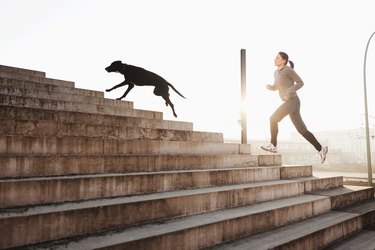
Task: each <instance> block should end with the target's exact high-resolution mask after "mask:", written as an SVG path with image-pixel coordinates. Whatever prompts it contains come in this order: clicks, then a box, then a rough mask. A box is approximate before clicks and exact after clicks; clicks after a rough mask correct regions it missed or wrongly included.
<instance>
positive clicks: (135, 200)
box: [0, 180, 304, 246]
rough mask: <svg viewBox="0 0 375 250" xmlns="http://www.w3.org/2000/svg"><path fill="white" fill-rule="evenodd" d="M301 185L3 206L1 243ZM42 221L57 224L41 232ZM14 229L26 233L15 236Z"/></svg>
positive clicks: (252, 198) (214, 206)
mask: <svg viewBox="0 0 375 250" xmlns="http://www.w3.org/2000/svg"><path fill="white" fill-rule="evenodd" d="M303 190H304V188H303V184H302V183H301V182H295V181H281V180H278V181H269V182H259V183H250V184H240V185H231V186H220V187H211V188H200V189H191V190H182V191H174V192H163V193H156V194H149V195H141V196H132V197H121V198H113V199H100V200H93V201H85V202H74V203H65V204H60V205H58V204H56V205H50V206H35V207H28V208H24V207H22V208H19V209H8V210H4V209H3V210H2V211H1V212H0V224H1V225H3V226H4V227H3V228H4V229H5V228H6V230H2V229H1V228H0V234H1V235H2V236H3V237H4V238H5V239H13V241H9V242H7V243H6V242H3V243H2V244H12V243H13V244H15V243H16V241H17V244H18V245H25V244H33V243H39V242H44V241H50V240H56V239H59V238H66V237H71V236H78V235H87V234H92V233H97V232H103V231H105V230H113V229H117V228H124V227H129V226H133V225H136V224H142V223H146V222H148V223H150V222H156V221H164V220H167V219H173V218H179V217H182V216H189V215H193V214H201V213H206V212H212V211H216V210H221V209H228V208H233V207H237V206H245V205H251V204H256V203H260V202H265V201H270V200H274V199H282V198H287V197H292V196H298V195H302V194H303ZM82 218H87V220H85V223H82ZM89 218H95V219H89ZM47 227H48V228H59V230H50V231H49V232H48V233H45V231H46V228H47ZM27 232H33V234H30V233H27ZM17 235H24V236H25V237H22V239H16V236H17ZM0 246H1V243H0ZM13 246H14V245H13Z"/></svg>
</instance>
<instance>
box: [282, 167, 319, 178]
mask: <svg viewBox="0 0 375 250" xmlns="http://www.w3.org/2000/svg"><path fill="white" fill-rule="evenodd" d="M310 176H312V166H311V165H303V166H301V165H293V166H292V165H290V166H288V165H283V166H282V167H281V170H280V178H281V179H292V178H299V177H310Z"/></svg>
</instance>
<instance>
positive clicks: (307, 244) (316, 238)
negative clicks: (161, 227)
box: [210, 199, 375, 250]
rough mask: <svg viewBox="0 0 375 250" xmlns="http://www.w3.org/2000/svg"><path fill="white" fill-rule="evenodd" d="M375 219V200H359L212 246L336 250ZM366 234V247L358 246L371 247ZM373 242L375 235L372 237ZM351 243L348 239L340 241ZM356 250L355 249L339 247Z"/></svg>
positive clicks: (255, 249)
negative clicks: (335, 209) (369, 220)
mask: <svg viewBox="0 0 375 250" xmlns="http://www.w3.org/2000/svg"><path fill="white" fill-rule="evenodd" d="M370 216H371V217H372V218H375V201H374V200H373V199H372V200H369V201H365V202H362V203H356V204H353V205H351V206H350V208H348V209H346V210H342V211H330V212H328V213H325V214H322V215H318V216H316V217H313V218H310V219H306V220H302V221H299V222H297V223H292V224H290V225H287V226H283V227H280V228H276V229H274V230H270V231H267V232H264V233H259V234H256V235H252V236H250V237H246V238H244V239H240V240H236V241H233V242H230V243H227V244H223V245H220V246H217V247H213V248H210V249H215V250H219V249H236V250H239V249H254V250H261V249H312V250H313V249H323V248H326V247H327V249H335V248H333V246H332V244H334V243H335V242H336V241H340V240H342V239H344V238H345V237H348V236H350V235H351V234H354V233H356V232H360V231H361V230H362V229H363V228H365V227H366V225H367V224H368V219H369V217H370ZM371 235H372V234H371ZM367 237H368V235H366V239H364V241H363V243H365V244H364V245H362V246H363V248H362V246H361V247H359V246H360V245H361V244H359V245H357V248H355V249H361V250H362V249H374V248H368V247H369V245H371V243H370V244H367V243H366V242H368V241H369V239H368V238H367ZM371 241H372V242H374V241H373V238H372V239H371ZM340 242H342V243H343V245H341V244H339V245H338V246H340V245H341V246H348V245H347V244H346V241H345V240H344V241H340ZM338 249H345V250H346V249H354V248H345V247H344V248H338Z"/></svg>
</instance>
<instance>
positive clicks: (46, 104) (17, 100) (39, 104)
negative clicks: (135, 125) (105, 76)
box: [0, 95, 163, 119]
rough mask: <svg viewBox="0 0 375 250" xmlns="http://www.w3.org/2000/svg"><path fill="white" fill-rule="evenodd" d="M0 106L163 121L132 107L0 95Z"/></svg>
mask: <svg viewBox="0 0 375 250" xmlns="http://www.w3.org/2000/svg"><path fill="white" fill-rule="evenodd" d="M0 106H13V107H22V108H40V109H48V110H58V111H74V112H84V113H93V114H106V115H120V116H133V117H134V116H135V117H143V118H153V119H163V113H162V112H156V111H147V110H137V109H133V108H132V105H131V106H129V108H124V107H112V106H106V105H99V104H86V103H80V102H70V101H58V100H48V99H43V98H32V97H19V96H9V95H0Z"/></svg>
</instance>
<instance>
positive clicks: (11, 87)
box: [0, 77, 104, 98]
mask: <svg viewBox="0 0 375 250" xmlns="http://www.w3.org/2000/svg"><path fill="white" fill-rule="evenodd" d="M0 86H3V87H2V89H5V90H2V91H4V92H3V93H9V94H12V95H17V94H18V95H20V94H23V95H25V94H28V93H33V92H32V91H45V92H56V93H57V92H58V93H65V94H75V95H82V96H91V97H99V98H104V92H102V91H96V90H89V89H80V88H75V87H67V86H64V85H62V86H60V85H54V84H47V83H38V82H32V81H25V80H17V79H9V78H1V77H0ZM24 89H27V90H28V92H26V90H24ZM5 91H7V92H5ZM56 93H53V94H56Z"/></svg>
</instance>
